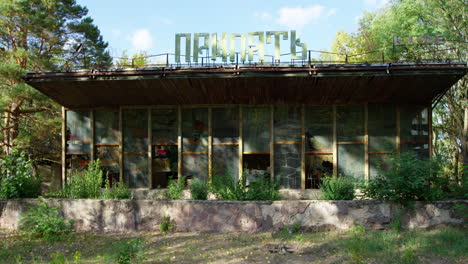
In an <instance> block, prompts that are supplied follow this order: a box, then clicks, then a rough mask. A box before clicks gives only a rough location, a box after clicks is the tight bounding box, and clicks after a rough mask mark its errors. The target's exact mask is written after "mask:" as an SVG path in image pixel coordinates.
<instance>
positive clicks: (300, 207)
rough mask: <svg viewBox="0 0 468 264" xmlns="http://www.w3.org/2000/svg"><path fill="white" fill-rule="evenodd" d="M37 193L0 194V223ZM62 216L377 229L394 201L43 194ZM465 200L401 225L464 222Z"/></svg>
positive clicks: (14, 221)
mask: <svg viewBox="0 0 468 264" xmlns="http://www.w3.org/2000/svg"><path fill="white" fill-rule="evenodd" d="M39 201H40V200H39V199H16V200H0V228H4V229H17V228H18V223H19V220H20V215H21V213H23V212H25V211H27V209H28V208H29V207H30V206H34V205H35V204H37V203H38V202H39ZM45 201H47V202H48V203H49V204H51V205H54V206H59V207H60V208H61V212H62V214H63V216H65V217H66V218H67V219H76V224H75V227H76V229H77V230H83V231H95V232H129V231H157V230H159V224H160V222H161V218H162V217H163V216H170V217H171V219H173V220H174V221H175V224H176V231H180V232H234V231H242V232H255V231H273V230H278V229H280V228H281V227H282V226H285V225H291V224H293V223H295V222H300V223H301V226H302V227H303V228H305V229H348V228H350V227H352V226H355V225H364V226H365V227H367V228H372V229H383V228H386V227H387V226H388V224H389V223H390V222H391V221H392V216H393V215H394V212H395V210H397V209H398V207H397V206H395V205H392V204H391V203H388V202H382V201H368V200H354V201H316V200H308V201H303V200H296V201H274V202H237V201H190V200H179V201H157V200H94V199H77V200H74V199H48V200H45ZM456 204H464V205H465V208H466V206H468V201H467V200H463V201H436V202H417V203H416V204H415V208H414V209H413V210H411V211H410V212H408V213H407V214H406V215H405V216H404V217H403V219H402V220H403V225H404V227H406V228H428V227H432V226H437V225H464V224H465V220H466V219H463V218H462V217H461V216H460V215H459V214H458V213H457V211H456V210H454V205H456Z"/></svg>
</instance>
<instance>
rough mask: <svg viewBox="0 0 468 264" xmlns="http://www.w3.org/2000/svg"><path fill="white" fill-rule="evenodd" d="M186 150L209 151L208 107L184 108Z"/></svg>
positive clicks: (183, 126) (183, 120) (183, 123)
mask: <svg viewBox="0 0 468 264" xmlns="http://www.w3.org/2000/svg"><path fill="white" fill-rule="evenodd" d="M182 136H183V139H182V140H183V151H184V152H206V151H208V109H206V108H193V109H192V108H189V109H182Z"/></svg>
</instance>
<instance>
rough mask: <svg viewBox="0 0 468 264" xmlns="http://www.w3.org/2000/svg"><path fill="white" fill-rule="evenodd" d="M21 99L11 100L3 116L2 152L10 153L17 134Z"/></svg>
mask: <svg viewBox="0 0 468 264" xmlns="http://www.w3.org/2000/svg"><path fill="white" fill-rule="evenodd" d="M22 104H23V101H22V100H19V101H13V102H12V103H10V104H9V106H8V108H7V111H6V112H5V117H4V118H3V124H4V130H3V142H2V143H3V153H5V154H10V153H11V151H12V149H13V143H14V140H15V139H16V138H17V137H18V135H19V121H20V107H21V105H22Z"/></svg>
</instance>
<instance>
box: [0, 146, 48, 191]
mask: <svg viewBox="0 0 468 264" xmlns="http://www.w3.org/2000/svg"><path fill="white" fill-rule="evenodd" d="M40 193H41V179H40V177H34V176H32V161H31V160H30V159H29V158H28V157H27V156H26V153H24V152H19V151H18V150H13V151H12V152H11V153H10V154H8V155H5V156H4V157H3V158H1V159H0V198H3V199H11V198H36V197H38V196H39V195H40Z"/></svg>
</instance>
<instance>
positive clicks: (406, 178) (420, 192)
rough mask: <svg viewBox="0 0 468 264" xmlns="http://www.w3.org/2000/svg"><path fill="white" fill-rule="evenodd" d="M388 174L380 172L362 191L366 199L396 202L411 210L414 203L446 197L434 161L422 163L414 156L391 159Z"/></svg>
mask: <svg viewBox="0 0 468 264" xmlns="http://www.w3.org/2000/svg"><path fill="white" fill-rule="evenodd" d="M389 167H390V169H389V170H381V169H379V170H378V175H377V177H376V178H375V179H373V180H371V181H369V182H368V183H367V185H366V187H365V188H364V190H363V193H364V195H365V196H367V197H369V198H372V199H376V200H390V201H395V202H396V203H399V204H401V205H403V206H405V207H410V206H411V205H412V201H414V200H437V199H441V198H442V197H443V195H444V194H443V192H442V188H441V185H442V181H443V179H441V178H440V177H438V175H439V174H440V171H441V164H440V162H439V161H437V160H435V159H427V160H420V159H418V157H417V156H416V155H415V154H414V153H411V152H407V153H402V154H399V155H395V156H391V157H390V158H389Z"/></svg>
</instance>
